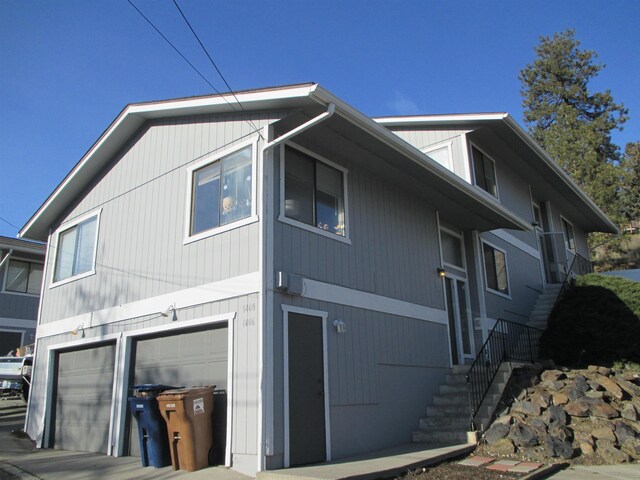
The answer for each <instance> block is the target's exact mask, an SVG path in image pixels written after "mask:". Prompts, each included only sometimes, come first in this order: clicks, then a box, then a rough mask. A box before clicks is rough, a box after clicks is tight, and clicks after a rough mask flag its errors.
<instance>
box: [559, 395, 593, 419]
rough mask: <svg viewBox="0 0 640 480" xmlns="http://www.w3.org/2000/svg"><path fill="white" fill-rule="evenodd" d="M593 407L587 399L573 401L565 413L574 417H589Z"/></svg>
mask: <svg viewBox="0 0 640 480" xmlns="http://www.w3.org/2000/svg"><path fill="white" fill-rule="evenodd" d="M590 407H591V405H590V404H589V402H587V401H586V400H585V399H581V400H573V401H571V402H569V403H567V404H566V405H565V406H564V411H565V412H566V413H567V414H568V415H571V416H572V417H588V416H589V413H590Z"/></svg>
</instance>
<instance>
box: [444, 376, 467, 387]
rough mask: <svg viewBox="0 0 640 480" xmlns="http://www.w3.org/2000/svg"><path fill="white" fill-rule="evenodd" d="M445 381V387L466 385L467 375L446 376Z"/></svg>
mask: <svg viewBox="0 0 640 480" xmlns="http://www.w3.org/2000/svg"><path fill="white" fill-rule="evenodd" d="M445 381H446V383H447V385H460V384H466V383H467V375H466V374H457V375H454V374H451V373H449V374H447V376H446V377H445Z"/></svg>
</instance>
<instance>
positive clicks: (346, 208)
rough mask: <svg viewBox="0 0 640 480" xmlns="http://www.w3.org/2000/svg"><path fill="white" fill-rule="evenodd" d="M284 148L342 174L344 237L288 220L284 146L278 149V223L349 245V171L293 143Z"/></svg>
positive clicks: (287, 143) (297, 221)
mask: <svg viewBox="0 0 640 480" xmlns="http://www.w3.org/2000/svg"><path fill="white" fill-rule="evenodd" d="M285 146H289V147H291V148H294V149H296V150H299V151H300V152H302V153H304V154H305V155H308V156H310V157H312V158H314V159H316V160H317V161H319V162H322V163H324V164H325V165H327V166H329V167H331V168H335V169H336V170H338V171H339V172H341V173H342V190H343V197H344V237H343V236H341V235H337V234H335V233H331V232H326V231H324V230H322V229H321V228H318V227H316V226H314V225H309V224H307V223H304V222H301V221H299V220H295V219H293V218H289V217H287V216H286V215H285V198H284V197H285V192H284V181H285V169H284V168H285V150H286V148H284V146H283V147H282V148H280V213H279V214H278V221H280V222H282V223H286V224H288V225H291V226H294V227H297V228H301V229H302V230H307V231H308V232H313V233H316V234H318V235H322V236H323V237H326V238H330V239H332V240H337V241H339V242H343V243H346V244H349V245H351V239H350V237H349V195H348V191H349V189H348V188H347V183H348V182H347V180H348V174H349V171H348V170H347V169H346V168H344V167H343V166H341V165H338V164H336V163H333V162H332V161H331V160H328V159H326V158H324V157H322V156H320V155H318V154H317V153H314V152H312V151H311V150H308V149H306V148H304V147H301V146H300V145H298V144H296V143H294V142H285Z"/></svg>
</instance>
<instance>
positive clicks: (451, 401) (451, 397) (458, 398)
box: [433, 393, 469, 405]
mask: <svg viewBox="0 0 640 480" xmlns="http://www.w3.org/2000/svg"><path fill="white" fill-rule="evenodd" d="M433 404H434V405H468V404H469V395H467V394H463V393H447V394H444V395H441V394H438V395H434V396H433Z"/></svg>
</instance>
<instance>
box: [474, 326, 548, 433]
mask: <svg viewBox="0 0 640 480" xmlns="http://www.w3.org/2000/svg"><path fill="white" fill-rule="evenodd" d="M541 336H542V330H540V329H538V328H534V327H530V326H528V325H524V324H522V323H516V322H510V321H508V320H504V319H498V321H497V322H496V324H495V325H494V327H493V328H492V329H491V332H489V336H488V337H487V340H486V341H485V342H484V345H483V346H482V348H481V349H480V352H479V353H478V355H477V356H476V359H475V361H474V362H473V364H471V367H470V368H469V371H468V372H467V386H468V390H469V407H470V411H471V418H470V423H471V429H472V430H474V429H475V417H476V415H477V414H478V411H479V410H480V406H481V405H482V402H483V401H484V399H485V398H486V396H487V393H489V390H490V388H491V384H492V383H493V380H494V379H495V377H496V375H497V373H498V370H499V369H500V366H501V365H502V363H503V362H507V361H516V362H528V363H533V362H535V361H536V360H537V359H538V356H539V352H540V349H539V345H540V337H541Z"/></svg>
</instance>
